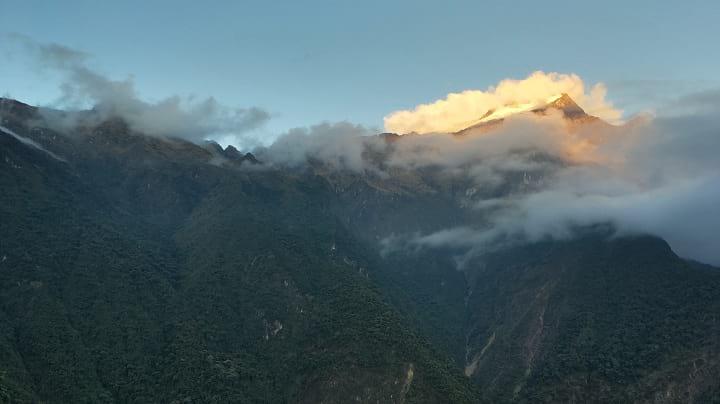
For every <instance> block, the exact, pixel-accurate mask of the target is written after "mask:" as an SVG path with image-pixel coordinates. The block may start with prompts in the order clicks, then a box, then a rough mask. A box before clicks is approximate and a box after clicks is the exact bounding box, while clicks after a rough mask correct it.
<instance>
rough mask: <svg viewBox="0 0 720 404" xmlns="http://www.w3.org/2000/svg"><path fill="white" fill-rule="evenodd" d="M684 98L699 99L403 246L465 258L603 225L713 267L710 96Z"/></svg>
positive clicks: (717, 170)
mask: <svg viewBox="0 0 720 404" xmlns="http://www.w3.org/2000/svg"><path fill="white" fill-rule="evenodd" d="M711 94H716V95H714V96H711ZM708 97H709V98H708ZM687 100H696V101H697V100H699V102H697V103H695V104H694V105H691V104H689V103H683V105H684V107H686V108H685V109H684V110H685V111H689V112H686V113H685V114H683V115H676V116H672V117H657V118H655V119H654V120H651V121H646V122H643V123H641V124H636V125H627V126H625V127H623V128H621V129H620V130H619V131H618V133H616V136H613V137H610V138H606V139H605V140H604V143H602V144H599V145H598V146H597V148H596V150H595V151H594V153H596V154H597V157H598V160H597V161H595V162H593V163H580V164H567V165H559V166H555V169H554V170H551V171H545V174H546V176H545V177H544V178H543V182H542V184H537V186H535V187H530V188H527V189H526V190H525V192H522V193H513V194H504V195H501V196H500V197H498V198H494V199H487V200H480V201H479V202H477V203H476V206H475V207H476V209H478V210H479V211H481V212H485V217H486V218H487V220H486V222H484V223H481V224H478V225H477V226H475V227H468V226H465V227H460V228H455V229H442V230H439V231H437V232H433V233H429V234H422V235H410V236H408V237H406V239H405V244H406V245H410V246H414V248H418V247H428V248H461V249H465V251H466V253H465V255H464V256H463V259H462V260H460V261H459V262H460V263H465V262H467V260H468V259H470V258H472V257H473V256H476V255H479V254H482V253H484V252H487V251H493V250H495V249H497V248H501V247H503V246H506V245H508V244H513V243H525V242H534V241H538V240H542V239H567V238H571V237H574V236H575V235H576V231H577V230H578V229H581V228H585V227H588V226H593V225H598V224H607V225H611V226H612V228H613V229H614V230H615V232H616V234H619V235H625V234H650V235H655V236H658V237H661V238H663V239H665V240H666V241H667V242H668V243H669V244H670V246H671V247H672V248H673V250H674V251H675V252H676V253H678V254H679V255H680V256H683V257H688V258H692V259H695V260H698V261H702V262H706V263H710V264H714V265H720V249H718V243H717V235H718V230H717V229H718V228H720V160H718V158H717V152H718V151H719V150H720V103H718V101H720V93H714V92H706V93H703V94H701V95H698V96H696V97H690V98H687V99H684V101H687ZM395 239H397V237H395ZM396 245H399V244H397V243H396Z"/></svg>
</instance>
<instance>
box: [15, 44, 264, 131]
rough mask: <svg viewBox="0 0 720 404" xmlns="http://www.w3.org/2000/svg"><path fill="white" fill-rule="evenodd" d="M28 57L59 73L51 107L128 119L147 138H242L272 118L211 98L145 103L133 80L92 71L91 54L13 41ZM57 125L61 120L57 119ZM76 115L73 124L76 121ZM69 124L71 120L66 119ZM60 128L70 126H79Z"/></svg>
mask: <svg viewBox="0 0 720 404" xmlns="http://www.w3.org/2000/svg"><path fill="white" fill-rule="evenodd" d="M8 37H9V38H11V39H12V40H13V41H14V42H15V43H18V44H20V45H21V46H22V47H23V48H24V50H25V51H26V52H29V53H30V54H31V55H32V57H33V58H34V59H35V60H36V62H37V63H39V65H40V66H41V68H44V69H48V70H51V71H54V72H57V73H60V74H61V76H62V77H63V82H62V84H61V85H60V90H61V96H60V98H59V99H58V100H57V101H56V102H55V103H54V105H52V106H53V107H60V108H65V109H80V108H84V107H87V106H91V107H92V108H93V114H90V115H84V118H85V119H88V117H91V119H94V120H97V121H101V120H105V119H107V118H110V117H120V118H122V119H124V120H125V121H126V122H127V123H128V125H129V126H130V128H131V129H133V130H135V131H138V132H141V133H145V134H148V135H154V136H162V137H179V138H184V139H187V140H191V141H201V140H204V139H209V138H219V137H224V138H228V137H242V136H243V134H245V133H247V132H248V131H251V130H253V129H256V128H258V127H260V126H262V125H263V124H264V123H265V122H267V120H268V119H269V118H270V114H269V113H268V112H267V111H265V110H263V109H261V108H257V107H251V108H232V107H228V106H225V105H222V104H220V103H219V102H218V101H217V100H215V99H214V98H212V97H209V98H205V99H198V98H196V97H192V96H189V97H181V96H179V95H173V96H170V97H167V98H164V99H161V100H159V101H156V102H150V101H146V100H143V99H141V97H140V96H139V95H138V93H137V90H136V89H135V84H134V82H133V79H132V78H131V77H129V78H126V79H124V80H114V79H111V78H109V77H107V76H105V75H103V74H101V73H100V72H98V71H96V70H94V69H92V68H90V67H89V66H88V63H87V62H88V59H90V55H88V54H86V53H84V52H80V51H77V50H75V49H72V48H68V47H66V46H63V45H59V44H54V43H50V44H45V43H38V42H35V41H34V40H32V39H30V38H28V37H25V36H22V35H18V34H15V35H10V36H8ZM52 118H53V119H55V120H57V118H58V117H57V116H52ZM75 118H77V117H75V116H72V117H71V118H70V119H71V120H74V119H75ZM66 119H68V118H67V116H66ZM56 123H60V124H63V123H64V124H66V125H67V126H71V125H73V124H76V123H77V122H62V121H57V122H56Z"/></svg>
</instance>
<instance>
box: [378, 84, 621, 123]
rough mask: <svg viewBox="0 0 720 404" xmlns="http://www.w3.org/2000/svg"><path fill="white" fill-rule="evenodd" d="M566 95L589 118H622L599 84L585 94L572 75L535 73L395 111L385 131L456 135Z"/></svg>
mask: <svg viewBox="0 0 720 404" xmlns="http://www.w3.org/2000/svg"><path fill="white" fill-rule="evenodd" d="M563 93H565V94H568V95H569V96H570V97H571V98H573V99H574V100H575V102H577V103H578V104H579V105H580V106H581V107H583V108H584V109H585V110H586V111H587V112H588V113H589V114H591V115H594V116H597V117H599V118H602V119H604V120H605V121H608V122H611V123H615V122H618V121H619V120H620V118H621V117H622V111H620V110H617V109H616V108H615V107H613V105H612V104H611V103H610V102H609V101H607V100H606V99H605V96H606V93H607V88H606V87H605V85H604V84H603V83H598V84H595V85H594V86H592V87H591V88H590V89H589V92H588V91H586V86H585V83H584V82H583V80H582V79H581V78H580V77H579V76H577V75H575V74H560V73H545V72H542V71H537V72H535V73H533V74H531V75H530V76H528V77H527V78H525V79H522V80H514V79H506V80H503V81H501V82H500V83H498V85H497V86H493V87H490V88H488V89H487V90H485V91H481V90H466V91H463V92H461V93H451V94H448V95H447V97H446V98H444V99H441V100H437V101H435V102H432V103H429V104H421V105H418V106H417V107H415V108H414V109H412V110H402V111H395V112H393V113H391V114H389V115H388V116H386V117H385V130H386V131H388V132H396V133H401V134H402V133H413V132H415V133H432V132H456V131H459V130H462V129H465V128H467V127H468V126H470V125H471V124H473V123H474V122H476V121H477V120H478V119H479V118H480V117H482V116H483V115H484V114H485V113H486V112H488V111H490V110H496V109H498V108H501V107H504V106H507V105H523V104H529V105H539V104H542V103H544V102H547V100H548V99H550V98H552V97H557V96H559V95H561V94H563Z"/></svg>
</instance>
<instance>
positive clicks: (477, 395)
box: [0, 96, 720, 403]
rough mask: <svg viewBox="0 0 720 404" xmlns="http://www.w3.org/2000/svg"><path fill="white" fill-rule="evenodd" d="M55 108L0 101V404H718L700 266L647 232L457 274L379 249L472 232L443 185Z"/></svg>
mask: <svg viewBox="0 0 720 404" xmlns="http://www.w3.org/2000/svg"><path fill="white" fill-rule="evenodd" d="M550 109H557V110H559V111H560V112H561V113H562V115H563V116H564V117H565V118H566V119H567V120H568V121H569V122H570V123H571V124H572V125H585V124H587V125H607V124H605V123H603V122H601V121H600V122H598V120H597V118H594V117H591V116H589V115H587V114H585V113H584V111H582V109H580V107H579V106H577V104H575V103H574V102H573V101H572V100H571V99H569V97H567V96H562V97H559V98H557V99H555V100H553V101H552V102H551V103H549V104H548V105H546V106H540V107H536V108H533V109H531V110H530V111H529V112H531V113H534V114H538V115H544V114H547V113H551V112H550V111H549V110H550ZM68 114H69V113H64V112H60V111H42V110H38V109H36V108H33V107H30V106H27V105H25V104H22V103H19V102H17V101H13V100H7V99H3V100H1V101H0V117H1V120H2V121H1V122H0V190H2V192H0V402H49V403H82V402H88V403H115V402H117V403H125V402H137V403H147V402H167V403H173V402H174V403H182V402H217V403H227V402H242V403H251V402H253V403H260V402H269V403H277V402H288V403H296V402H299V403H347V402H365V403H377V402H380V403H443V402H447V403H475V402H648V403H649V402H653V403H658V402H667V403H674V402H696V403H707V402H713V400H714V401H715V402H718V397H720V323H719V322H718V320H719V319H718V313H720V272H718V270H717V269H716V268H712V267H709V266H704V265H700V264H697V263H693V262H688V261H686V260H683V259H681V258H679V257H677V256H676V255H675V254H674V253H673V252H672V251H671V250H670V248H669V247H668V245H667V244H666V243H665V242H664V241H663V240H661V239H658V238H654V237H650V236H643V237H632V238H609V237H607V234H608V233H609V231H608V229H606V228H605V227H603V226H598V227H594V228H589V229H584V230H583V232H582V233H581V234H580V235H579V236H578V237H576V238H574V239H573V240H570V241H543V242H538V243H532V244H522V245H514V246H513V247H508V248H505V249H501V250H497V251H494V252H492V253H490V254H486V255H484V256H483V257H482V259H480V258H472V259H469V260H468V261H466V262H464V263H463V265H462V266H460V267H459V266H458V262H457V255H458V252H457V251H455V250H453V249H450V248H445V249H443V248H439V249H417V248H408V249H393V250H387V249H385V248H383V245H384V244H383V243H382V242H381V241H383V240H387V239H388V238H389V237H391V236H393V235H396V234H412V233H418V232H423V233H424V232H430V231H434V230H439V229H445V228H451V227H454V226H458V225H462V224H465V223H475V222H482V221H483V220H484V219H485V218H483V217H482V216H481V215H480V214H479V213H478V212H477V211H476V210H473V209H470V208H467V204H468V201H469V200H471V199H472V198H473V197H476V196H478V195H480V194H482V191H478V192H475V191H471V190H470V189H469V188H468V184H467V181H466V179H465V178H464V177H462V176H459V177H447V176H446V175H444V174H439V173H438V172H436V171H433V170H427V169H418V170H411V169H407V170H389V171H388V172H389V173H390V175H389V176H382V175H378V174H374V173H372V172H355V171H350V170H333V169H332V168H331V167H328V166H327V165H325V164H322V162H311V163H310V164H308V165H306V166H303V167H301V168H297V167H295V168H283V167H268V166H267V165H266V164H265V163H264V162H263V160H262V158H261V157H260V156H257V157H256V156H253V155H252V154H248V153H240V152H239V151H237V150H236V149H234V148H232V147H228V148H222V147H220V146H219V145H217V144H214V143H208V144H202V145H196V144H193V143H189V142H187V141H184V140H180V139H167V138H158V137H151V136H146V135H144V134H142V133H137V132H135V131H134V130H132V128H130V127H128V125H127V124H126V123H125V122H124V121H122V120H120V119H109V120H103V121H100V122H98V121H96V120H94V119H92V111H86V112H80V113H73V114H78V115H73V116H69V115H68ZM486 115H487V117H484V118H482V117H481V118H479V122H472V123H470V124H469V125H468V126H471V127H470V128H468V129H467V130H465V131H461V132H459V133H457V134H453V135H448V136H464V135H466V134H468V133H471V132H473V131H478V130H479V131H486V130H492V128H493V127H495V126H497V125H501V124H502V118H497V119H495V118H494V116H499V114H497V113H496V114H495V115H493V113H492V112H490V113H489V114H486ZM488 117H490V118H493V119H485V118H488ZM69 118H72V119H69ZM59 122H60V123H62V124H59ZM68 122H72V125H67V123H68ZM379 138H380V139H381V140H382V144H386V145H388V147H392V145H393V144H394V143H397V142H402V141H404V140H403V137H401V136H397V135H392V134H384V135H379ZM366 157H367V158H368V159H373V161H374V162H375V164H378V165H380V166H381V165H382V164H383V158H384V154H383V153H377V154H374V155H367V156H366ZM537 158H542V159H545V160H549V161H551V162H552V163H553V164H555V162H554V161H552V160H551V159H550V157H548V156H539V157H537ZM557 164H562V162H557ZM532 175H534V176H541V175H542V173H532ZM532 178H536V177H529V176H528V175H524V176H523V175H520V176H509V177H507V178H505V181H506V183H503V184H502V186H499V187H497V188H495V191H494V192H496V193H512V192H521V191H522V190H523V189H524V188H526V187H532V186H533V179H532ZM482 197H484V198H490V197H493V195H482Z"/></svg>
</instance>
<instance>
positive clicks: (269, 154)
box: [256, 122, 380, 171]
mask: <svg viewBox="0 0 720 404" xmlns="http://www.w3.org/2000/svg"><path fill="white" fill-rule="evenodd" d="M374 133H375V132H373V131H371V130H370V129H368V128H366V127H364V126H362V125H354V124H351V123H348V122H339V123H327V122H325V123H321V124H318V125H314V126H311V127H309V128H295V129H291V130H290V131H288V132H287V133H285V134H282V135H280V136H279V137H278V139H277V140H276V141H275V142H274V143H273V144H272V145H270V146H269V147H268V148H265V149H260V150H257V151H256V153H257V154H258V155H259V156H260V158H261V159H263V160H264V161H267V162H269V163H271V164H276V165H281V166H290V167H297V166H300V165H303V164H305V163H306V162H307V161H308V160H317V161H322V162H324V163H326V164H330V165H331V166H333V167H335V168H340V169H348V170H353V171H362V170H364V169H366V168H367V169H369V168H370V166H369V165H367V163H366V161H365V159H364V157H363V153H364V152H365V151H366V150H367V149H368V148H369V147H371V146H372V145H380V140H379V139H378V138H377V137H376V136H371V135H373V134H374Z"/></svg>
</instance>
